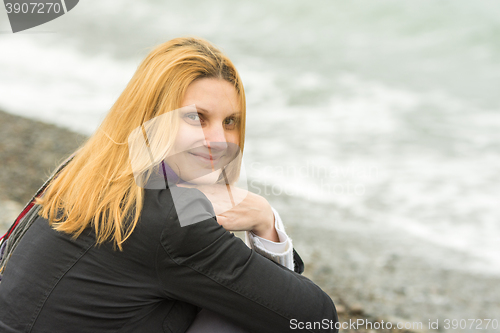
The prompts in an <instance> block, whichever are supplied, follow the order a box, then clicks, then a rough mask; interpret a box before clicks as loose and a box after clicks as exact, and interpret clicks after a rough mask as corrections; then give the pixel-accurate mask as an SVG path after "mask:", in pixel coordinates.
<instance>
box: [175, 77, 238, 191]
mask: <svg viewBox="0 0 500 333" xmlns="http://www.w3.org/2000/svg"><path fill="white" fill-rule="evenodd" d="M189 106H191V107H189ZM181 107H182V108H181V109H180V111H179V117H180V121H179V123H180V126H179V132H178V134H177V136H176V138H175V141H174V146H173V149H172V151H173V154H172V155H170V156H169V157H167V158H166V161H167V163H168V165H169V166H170V167H171V168H172V169H173V170H174V172H175V173H176V174H177V175H178V176H179V177H180V178H181V179H182V180H184V181H187V182H191V183H195V184H213V183H215V182H216V181H217V179H218V178H219V175H220V173H221V168H223V167H225V166H226V165H227V164H228V163H229V162H231V161H232V160H233V159H234V157H235V156H236V154H238V153H239V146H238V144H239V134H240V131H239V122H240V117H241V112H240V111H241V110H239V97H238V93H237V92H236V89H235V88H234V87H233V85H232V84H231V83H229V82H227V81H225V80H221V79H215V78H203V79H198V80H195V81H194V82H193V83H191V84H190V85H189V87H188V88H187V90H186V94H185V96H184V99H183V101H182V105H181Z"/></svg>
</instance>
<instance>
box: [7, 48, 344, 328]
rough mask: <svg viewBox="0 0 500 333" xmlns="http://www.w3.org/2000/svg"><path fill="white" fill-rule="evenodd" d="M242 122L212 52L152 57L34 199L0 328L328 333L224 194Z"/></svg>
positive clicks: (270, 217)
mask: <svg viewBox="0 0 500 333" xmlns="http://www.w3.org/2000/svg"><path fill="white" fill-rule="evenodd" d="M245 112H246V109H245V94H244V90H243V85H242V83H241V79H240V77H239V75H238V73H237V71H236V69H235V68H234V66H233V64H232V63H231V61H230V60H229V59H228V58H227V57H226V56H225V55H223V54H222V53H221V52H220V51H219V50H218V49H217V48H215V47H214V46H212V45H211V44H209V43H208V42H206V41H204V40H201V39H196V38H178V39H174V40H171V41H169V42H167V43H165V44H162V45H160V46H158V47H157V48H156V49H154V50H153V51H152V52H151V53H150V54H149V55H148V56H147V57H146V59H145V60H144V61H143V62H142V63H141V65H140V66H139V68H138V69H137V72H136V73H135V75H134V76H133V78H132V79H131V81H130V83H129V84H128V85H127V87H126V88H125V90H124V92H123V93H122V94H121V96H120V97H119V98H118V100H117V102H116V103H115V104H114V105H113V107H112V108H111V110H110V112H109V113H108V115H107V117H106V118H105V119H104V121H103V123H102V124H101V126H100V127H99V129H98V130H97V131H96V133H95V134H94V135H93V136H92V137H91V138H90V139H89V140H88V141H87V142H86V143H85V144H84V145H83V146H82V148H81V149H79V150H78V151H77V152H76V154H75V156H74V158H73V159H72V160H71V162H69V164H68V165H67V166H66V167H64V169H62V171H61V172H60V173H59V174H58V175H57V177H56V178H55V179H53V180H52V181H51V183H50V184H49V186H48V188H47V189H46V191H45V193H44V194H43V197H42V198H40V199H38V200H37V203H38V204H39V205H41V210H40V216H39V217H38V218H37V219H36V220H35V222H34V223H33V225H32V226H31V227H30V228H29V229H28V231H27V232H26V234H25V235H24V236H23V237H22V239H21V241H20V242H19V244H18V245H17V247H16V248H15V250H14V252H13V253H12V255H11V256H10V258H9V261H8V263H7V265H6V267H5V270H4V274H3V277H2V281H1V283H0V331H1V332H5V333H10V332H12V333H14V332H15V333H17V332H92V333H94V332H99V333H103V332H147V333H149V332H186V331H187V330H188V329H189V330H190V332H202V331H204V332H210V330H212V329H214V327H219V328H220V329H221V330H220V331H219V332H221V331H222V330H225V331H228V332H229V331H234V332H236V331H237V330H241V331H247V332H288V331H297V329H296V328H297V325H296V323H301V322H302V323H307V322H309V323H311V322H316V323H320V322H321V323H325V322H328V325H317V324H316V325H315V326H314V327H315V329H313V330H306V331H310V332H334V331H335V329H334V323H335V322H336V320H337V316H336V312H335V307H334V305H333V302H332V301H331V299H330V297H329V296H328V295H326V294H325V293H324V292H323V291H322V290H321V289H320V288H319V287H318V286H316V285H315V284H314V283H313V282H311V281H310V280H309V279H307V278H305V277H303V276H302V275H300V274H298V273H297V272H294V271H293V269H294V260H293V254H294V251H293V248H292V244H291V240H290V239H289V238H288V237H287V236H286V234H285V232H284V228H283V224H282V222H281V220H280V218H279V216H278V214H277V212H276V211H274V210H273V209H272V208H271V206H270V205H269V203H268V202H267V201H266V200H265V199H264V198H262V197H260V196H258V195H255V194H252V193H247V192H245V191H242V190H240V189H237V188H236V187H234V186H232V185H234V183H235V182H236V180H237V178H238V174H239V170H240V167H241V155H242V153H243V147H244V135H245ZM229 230H232V231H236V230H244V231H245V232H246V240H247V245H248V246H247V245H245V244H244V243H243V242H242V241H241V240H240V239H239V238H237V237H235V236H234V235H233V234H232V233H231V232H229ZM249 247H250V248H249ZM296 258H297V259H298V256H296ZM269 259H271V260H269ZM292 321H293V323H295V325H292V324H291V323H292ZM190 326H191V328H190Z"/></svg>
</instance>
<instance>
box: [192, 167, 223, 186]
mask: <svg viewBox="0 0 500 333" xmlns="http://www.w3.org/2000/svg"><path fill="white" fill-rule="evenodd" d="M220 173H221V171H220V169H219V170H217V171H214V172H210V173H207V174H205V175H203V176H201V177H197V178H193V179H190V180H189V181H188V182H189V183H191V184H195V185H213V184H215V183H216V182H217V180H218V179H219V176H220Z"/></svg>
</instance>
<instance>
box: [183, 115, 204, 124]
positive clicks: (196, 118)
mask: <svg viewBox="0 0 500 333" xmlns="http://www.w3.org/2000/svg"><path fill="white" fill-rule="evenodd" d="M184 120H185V121H186V122H187V123H189V124H191V125H200V124H201V119H200V115H199V114H198V113H187V114H185V115H184Z"/></svg>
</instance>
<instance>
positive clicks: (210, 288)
mask: <svg viewBox="0 0 500 333" xmlns="http://www.w3.org/2000/svg"><path fill="white" fill-rule="evenodd" d="M188 191H189V193H188V195H184V196H183V198H184V199H183V200H177V202H176V204H175V211H176V212H175V211H174V210H172V212H171V214H169V216H168V218H167V221H166V227H165V229H164V230H163V232H162V234H161V245H160V247H159V249H158V252H157V260H156V264H157V274H158V281H159V284H160V287H161V288H162V291H163V293H164V295H165V297H167V298H171V299H176V300H180V301H183V302H186V303H190V304H193V305H196V306H198V307H200V308H205V309H208V310H210V311H213V312H215V313H217V314H220V315H221V316H223V317H225V318H226V319H227V320H228V321H231V322H233V323H234V324H236V325H238V326H239V327H241V328H244V329H246V330H248V331H249V332H272V333H275V332H296V331H299V332H301V331H302V332H336V331H337V330H336V329H335V323H336V322H337V313H336V310H335V306H334V304H333V302H332V300H331V299H330V297H329V296H328V295H327V294H326V293H325V292H323V291H322V290H321V289H320V288H319V287H318V286H317V285H316V284H314V283H313V282H312V281H311V280H309V279H308V278H306V277H304V276H302V275H300V274H297V273H295V272H293V271H291V270H289V269H287V268H285V267H283V266H281V265H279V264H277V263H275V262H274V261H272V260H269V259H268V258H265V257H263V256H261V255H259V254H257V253H256V252H255V251H253V250H252V249H250V248H248V247H247V246H246V245H245V243H244V242H243V241H242V240H241V239H239V238H238V237H236V236H234V235H233V234H232V233H230V232H228V231H226V230H225V229H224V228H223V227H222V226H220V225H219V224H218V223H217V221H216V220H215V218H213V208H212V206H211V204H210V202H209V201H208V199H206V197H205V196H204V195H203V194H202V193H201V192H199V191H198V190H194V189H189V190H188ZM183 209H189V210H191V211H195V212H197V213H196V215H197V218H198V219H199V221H200V222H197V223H192V224H189V225H185V226H184V227H181V225H180V223H179V221H178V217H177V212H179V211H180V210H183ZM200 212H201V213H200ZM203 212H206V214H205V215H204V214H203ZM299 323H303V326H304V327H306V326H305V324H304V323H311V325H314V326H311V327H313V328H312V329H305V328H304V329H300V327H301V326H300V324H299Z"/></svg>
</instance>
